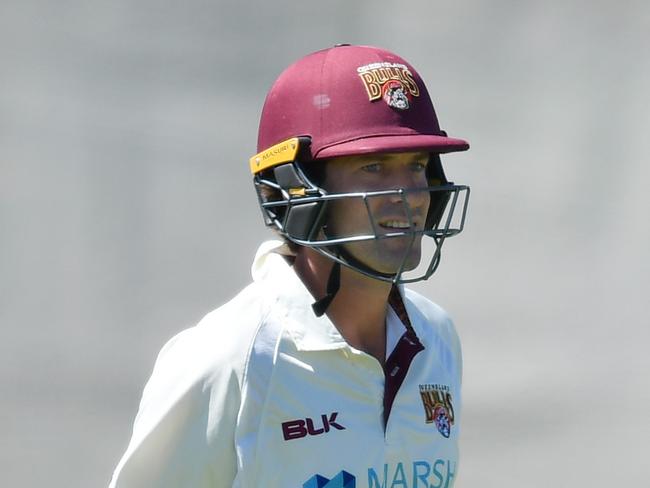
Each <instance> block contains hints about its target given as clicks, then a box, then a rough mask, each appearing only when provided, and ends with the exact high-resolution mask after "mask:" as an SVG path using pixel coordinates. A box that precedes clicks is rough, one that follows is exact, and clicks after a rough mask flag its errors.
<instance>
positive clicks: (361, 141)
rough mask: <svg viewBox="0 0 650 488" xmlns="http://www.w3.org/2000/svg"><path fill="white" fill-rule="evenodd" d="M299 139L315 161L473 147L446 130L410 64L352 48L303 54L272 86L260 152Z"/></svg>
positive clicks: (375, 50) (388, 55) (376, 50)
mask: <svg viewBox="0 0 650 488" xmlns="http://www.w3.org/2000/svg"><path fill="white" fill-rule="evenodd" d="M293 137H309V138H310V139H311V145H310V154H309V155H307V157H308V158H309V157H310V158H311V159H326V158H331V157H336V156H349V155H360V154H371V153H388V152H415V151H427V152H433V153H448V152H454V151H465V150H467V149H468V148H469V144H468V143H467V142H466V141H464V140H462V139H455V138H452V137H448V136H447V134H446V132H445V131H443V130H441V129H440V126H439V124H438V119H437V117H436V113H435V110H434V108H433V104H432V103H431V99H430V98H429V93H428V91H427V88H426V86H425V85H424V82H423V81H422V79H421V78H420V75H419V74H418V73H417V72H416V71H415V69H414V68H413V67H412V66H411V65H410V64H409V63H408V62H407V61H405V60H404V59H403V58H401V57H399V56H397V55H396V54H394V53H391V52H390V51H386V50H384V49H380V48H376V47H371V46H350V45H347V44H344V45H337V46H335V47H333V48H329V49H324V50H322V51H318V52H315V53H313V54H309V55H307V56H305V57H304V58H302V59H300V60H298V61H297V62H295V63H294V64H292V65H291V66H289V67H288V68H287V69H286V70H285V71H284V72H283V73H282V74H281V75H280V77H279V78H278V79H277V80H276V81H275V83H274V84H273V86H272V87H271V90H270V91H269V93H268V95H267V97H266V101H265V103H264V108H263V109H262V115H261V118H260V126H259V135H258V142H257V151H258V153H261V152H262V151H265V150H266V149H268V148H269V147H271V146H273V145H275V144H278V143H280V142H282V141H286V140H287V139H290V138H293Z"/></svg>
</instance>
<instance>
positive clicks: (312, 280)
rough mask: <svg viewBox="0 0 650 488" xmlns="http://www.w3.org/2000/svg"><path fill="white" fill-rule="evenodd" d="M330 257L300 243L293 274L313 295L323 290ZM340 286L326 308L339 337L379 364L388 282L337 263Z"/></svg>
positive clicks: (383, 354)
mask: <svg viewBox="0 0 650 488" xmlns="http://www.w3.org/2000/svg"><path fill="white" fill-rule="evenodd" d="M333 264H334V263H333V261H332V260H331V259H329V258H327V257H325V256H323V255H322V254H320V253H318V252H317V251H314V250H313V249H310V248H307V247H303V248H300V250H299V252H298V253H297V256H296V260H295V262H294V269H295V271H296V274H297V275H298V276H299V277H300V279H301V280H302V281H303V283H304V284H305V286H306V287H307V289H308V290H309V291H310V292H311V294H312V295H313V296H314V297H316V298H317V299H319V298H321V297H323V296H325V294H326V293H327V291H326V290H327V281H328V279H329V276H330V272H331V270H332V266H333ZM340 283H341V285H340V288H339V291H338V292H337V294H336V296H335V298H334V300H333V301H332V303H331V304H330V305H329V307H328V308H327V310H326V312H325V313H326V314H327V316H328V317H329V318H330V320H331V321H332V322H333V323H334V325H335V326H336V328H337V329H338V330H339V332H340V333H341V335H342V336H343V338H344V339H345V340H346V341H347V342H348V344H350V345H351V346H352V347H355V348H357V349H359V350H361V351H364V352H366V353H368V354H370V355H372V356H374V357H375V358H376V359H377V360H378V361H379V362H380V363H381V364H383V363H384V361H385V357H386V312H387V306H388V295H389V294H390V290H391V284H390V283H388V282H385V281H381V280H376V279H373V278H370V277H367V276H365V275H363V274H361V273H358V272H356V271H354V270H352V269H350V268H347V267H346V266H341V280H340Z"/></svg>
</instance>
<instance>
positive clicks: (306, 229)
mask: <svg viewBox="0 0 650 488" xmlns="http://www.w3.org/2000/svg"><path fill="white" fill-rule="evenodd" d="M287 167H289V168H291V169H288V168H284V169H282V170H280V171H278V173H279V174H276V175H275V178H273V179H274V180H275V181H272V180H271V179H263V178H261V177H260V176H259V175H258V176H257V177H256V178H255V186H256V188H257V190H258V196H259V199H260V206H261V208H262V212H263V214H264V218H265V221H266V223H267V225H269V226H270V227H272V228H275V229H276V230H277V231H278V232H279V233H280V234H281V235H283V236H285V237H286V238H287V239H289V240H291V241H292V242H294V243H296V244H299V245H301V246H307V247H311V248H313V249H315V250H316V251H318V252H320V253H321V254H323V255H325V256H327V257H329V258H330V259H332V260H334V261H336V262H338V263H341V264H343V265H344V266H347V267H349V268H351V269H354V270H355V271H358V272H360V273H362V274H364V275H366V276H370V277H372V278H375V279H379V280H382V281H388V282H392V283H396V284H399V283H410V282H415V281H421V280H426V279H427V278H429V277H430V276H431V275H432V274H433V273H434V271H435V270H436V268H437V266H438V264H439V262H440V252H441V248H442V244H443V243H444V240H445V239H446V238H447V237H452V236H455V235H457V234H459V233H460V232H461V231H462V230H463V227H464V224H465V217H466V214H467V204H468V202H469V192H470V190H469V187H467V186H463V185H454V184H452V183H449V184H445V185H441V186H433V187H427V188H418V189H403V188H400V189H393V190H382V191H368V192H352V193H337V194H327V193H326V192H325V191H324V190H323V189H322V188H319V187H317V186H316V185H313V184H312V183H311V182H310V181H309V179H308V178H306V177H305V176H304V174H302V172H301V171H300V169H299V168H298V167H296V166H294V165H287ZM281 181H284V182H286V183H289V184H285V185H283V184H281ZM298 181H300V182H301V183H302V185H301V186H300V187H297V186H296V187H295V188H292V186H293V185H294V182H295V183H297V182H298ZM305 183H307V184H305ZM265 188H266V189H267V190H269V189H270V190H271V192H274V194H275V198H268V196H265V194H264V191H265V190H264V189H265ZM418 192H428V193H429V198H430V201H431V202H434V201H435V202H436V204H435V205H430V207H429V210H428V215H426V216H420V218H421V219H422V218H425V220H426V221H425V222H417V225H416V221H415V220H414V215H413V209H412V207H411V205H410V204H409V196H411V195H413V194H415V193H418ZM267 193H269V192H268V191H267ZM387 198H391V199H392V200H393V201H396V202H397V201H399V202H400V203H401V207H402V210H403V217H404V219H405V220H407V221H408V227H404V228H395V229H394V230H387V227H385V226H381V225H380V223H379V222H378V220H377V216H375V215H373V211H372V205H371V202H372V201H373V199H387ZM334 201H348V202H350V203H355V202H356V203H357V204H358V202H361V203H362V204H363V207H364V208H365V209H366V214H367V218H368V225H367V226H366V228H364V229H361V230H360V231H359V233H357V234H354V235H344V236H332V235H328V229H327V225H326V222H325V220H326V215H327V207H328V204H330V203H331V202H334ZM432 213H435V215H434V214H432ZM425 237H427V238H429V239H427V241H428V242H429V243H430V244H431V243H432V244H433V251H432V252H431V253H430V255H429V256H428V257H427V262H426V263H424V264H423V263H420V265H418V266H417V267H416V270H417V272H416V273H415V274H414V273H413V272H412V270H410V269H406V266H407V261H408V258H409V256H410V255H411V252H412V251H413V248H414V246H415V245H416V241H417V240H418V239H422V240H424V238H425ZM397 238H401V239H408V244H406V245H405V246H404V253H403V256H402V259H401V262H400V264H399V266H398V269H397V271H396V272H395V273H394V274H393V273H391V274H385V273H382V272H379V271H377V270H375V269H372V268H370V267H368V266H366V265H364V264H363V263H362V262H360V261H359V260H357V259H355V258H353V257H352V256H351V255H350V254H349V253H348V252H346V250H345V245H347V244H351V243H358V242H364V241H373V240H374V241H379V240H383V239H397Z"/></svg>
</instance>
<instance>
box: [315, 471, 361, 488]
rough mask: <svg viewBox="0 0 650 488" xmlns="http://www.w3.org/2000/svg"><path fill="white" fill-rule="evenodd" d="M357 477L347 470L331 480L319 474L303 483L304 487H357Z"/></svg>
mask: <svg viewBox="0 0 650 488" xmlns="http://www.w3.org/2000/svg"><path fill="white" fill-rule="evenodd" d="M356 486H357V481H356V478H355V477H354V476H353V475H351V474H350V473H348V472H347V471H341V472H340V473H339V474H337V475H336V476H334V478H332V479H331V480H328V479H327V478H325V476H321V475H320V474H317V475H315V476H312V477H311V478H309V479H308V480H307V481H306V482H305V483H303V485H302V488H356Z"/></svg>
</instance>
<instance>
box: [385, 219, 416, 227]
mask: <svg viewBox="0 0 650 488" xmlns="http://www.w3.org/2000/svg"><path fill="white" fill-rule="evenodd" d="M379 225H380V227H384V228H385V229H410V228H411V224H410V223H409V221H408V220H384V221H382V222H379ZM413 226H414V227H415V226H416V223H415V222H413Z"/></svg>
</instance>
